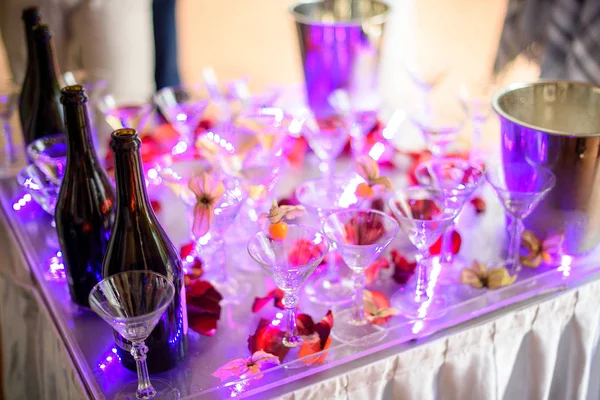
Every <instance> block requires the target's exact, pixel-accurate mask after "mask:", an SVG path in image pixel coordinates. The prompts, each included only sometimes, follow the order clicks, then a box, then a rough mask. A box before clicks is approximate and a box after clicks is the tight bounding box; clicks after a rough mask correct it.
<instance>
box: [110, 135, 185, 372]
mask: <svg viewBox="0 0 600 400" xmlns="http://www.w3.org/2000/svg"><path fill="white" fill-rule="evenodd" d="M140 146H141V141H140V139H139V138H138V134H137V132H136V131H135V129H128V128H123V129H118V130H116V131H114V132H113V133H112V141H111V149H112V150H113V152H114V162H115V177H116V181H117V216H116V219H115V225H114V228H113V231H112V234H111V238H110V243H109V245H108V249H107V250H106V255H105V256H104V262H103V266H104V277H107V276H110V275H113V274H116V273H119V272H124V271H135V270H150V271H154V272H158V273H160V274H162V275H165V276H167V277H168V278H169V279H170V280H171V281H172V282H173V285H174V286H175V296H174V299H173V302H172V303H171V304H170V305H169V307H168V308H167V311H166V312H165V313H164V315H163V316H162V318H161V320H160V321H159V323H158V325H157V326H156V328H155V329H154V330H153V331H152V333H151V334H150V336H149V337H148V339H147V340H146V341H145V343H146V345H147V346H148V348H149V351H148V355H147V357H148V358H147V363H148V370H149V371H150V373H156V372H163V371H166V370H169V369H171V368H173V367H175V366H177V365H178V364H179V363H181V362H182V361H183V360H184V358H185V357H186V355H187V330H188V326H187V309H186V304H185V287H184V283H183V266H182V264H181V260H180V258H179V254H178V252H177V250H176V249H175V246H173V244H172V243H171V241H170V240H169V238H168V236H167V234H166V233H165V231H164V229H163V228H162V227H161V225H160V223H159V222H158V219H157V218H156V215H155V214H154V211H153V209H152V206H151V204H150V201H149V200H148V194H147V193H146V185H145V180H144V176H143V171H142V159H141V155H140ZM115 341H116V343H117V345H118V346H117V350H118V354H119V355H120V357H121V363H122V364H123V365H124V366H125V367H126V368H128V369H130V370H134V371H135V369H136V365H135V360H134V359H133V357H132V356H131V354H130V353H129V349H130V344H129V342H127V341H126V340H125V339H123V338H122V337H121V336H120V335H119V334H118V333H117V332H115Z"/></svg>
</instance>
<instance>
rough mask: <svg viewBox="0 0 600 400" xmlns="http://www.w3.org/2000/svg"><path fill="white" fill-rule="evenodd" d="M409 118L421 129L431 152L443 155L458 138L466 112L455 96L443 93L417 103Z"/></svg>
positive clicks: (437, 155) (438, 155) (436, 155)
mask: <svg viewBox="0 0 600 400" xmlns="http://www.w3.org/2000/svg"><path fill="white" fill-rule="evenodd" d="M409 118H410V119H411V121H412V122H413V123H414V124H415V125H416V126H417V127H418V128H419V129H420V130H421V133H422V134H423V137H424V138H425V141H426V143H427V147H428V149H429V151H431V154H432V155H433V156H434V157H443V156H445V155H446V154H447V153H448V149H449V147H450V146H451V145H452V144H453V143H454V142H455V141H456V139H457V138H458V136H459V134H460V130H461V128H462V127H463V125H464V123H465V121H466V114H465V111H464V109H463V108H462V107H461V105H460V103H459V102H458V100H457V99H456V98H455V97H453V96H446V95H441V96H437V97H435V98H432V99H430V100H429V101H428V102H427V103H424V104H419V105H417V106H416V107H415V108H414V109H413V110H412V111H411V112H410V114H409Z"/></svg>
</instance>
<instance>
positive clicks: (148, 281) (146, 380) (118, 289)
mask: <svg viewBox="0 0 600 400" xmlns="http://www.w3.org/2000/svg"><path fill="white" fill-rule="evenodd" d="M174 294H175V288H174V286H173V283H171V282H170V281H169V279H168V278H167V277H166V276H163V275H160V274H157V273H155V272H151V271H127V272H122V273H119V274H116V275H112V276H109V277H108V278H105V279H104V280H102V281H101V282H99V283H98V284H97V285H96V286H94V288H93V289H92V291H91V292H90V296H89V302H90V307H91V308H92V310H94V312H96V314H98V315H99V316H101V317H102V319H104V320H105V321H106V322H108V323H109V324H110V326H111V327H112V328H113V329H114V330H115V331H117V332H118V333H119V334H120V335H121V336H123V337H124V338H125V339H127V340H129V341H130V342H131V355H132V356H133V358H134V359H135V361H136V364H137V372H138V382H136V383H132V384H129V385H127V386H125V387H123V388H122V389H121V390H120V391H119V393H117V395H116V396H115V399H119V400H120V399H123V400H125V399H132V398H134V397H135V398H138V399H169V400H174V399H179V397H180V394H179V391H178V390H177V389H175V388H174V387H173V386H171V385H170V384H169V383H167V382H165V381H162V380H152V382H151V381H150V376H149V375H148V367H147V366H146V353H147V352H148V347H147V346H146V345H145V344H144V341H145V340H146V338H148V336H149V335H150V333H152V330H154V327H155V326H156V324H157V323H158V321H159V320H160V318H161V317H162V315H163V313H164V312H165V310H166V308H167V306H168V305H169V304H170V303H171V301H173V296H174Z"/></svg>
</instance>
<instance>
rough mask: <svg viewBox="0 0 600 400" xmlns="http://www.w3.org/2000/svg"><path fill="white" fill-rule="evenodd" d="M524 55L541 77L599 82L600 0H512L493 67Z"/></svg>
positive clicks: (499, 69) (504, 65)
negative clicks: (534, 65)
mask: <svg viewBox="0 0 600 400" xmlns="http://www.w3.org/2000/svg"><path fill="white" fill-rule="evenodd" d="M520 54H523V55H525V56H526V57H527V58H528V59H530V60H533V61H535V62H537V63H538V64H540V78H543V79H566V80H574V81H582V82H589V83H593V84H596V85H600V1H598V0H510V1H509V2H508V8H507V12H506V17H505V20H504V28H503V30H502V35H501V37H500V43H499V47H498V53H497V55H496V61H495V64H494V72H496V73H499V72H501V71H502V70H503V69H504V68H506V66H507V65H508V64H510V63H511V62H512V61H513V60H515V58H516V57H517V56H518V55H520Z"/></svg>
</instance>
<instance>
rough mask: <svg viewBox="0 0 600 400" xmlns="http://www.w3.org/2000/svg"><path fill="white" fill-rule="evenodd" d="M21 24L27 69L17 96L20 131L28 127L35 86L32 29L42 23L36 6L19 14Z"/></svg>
mask: <svg viewBox="0 0 600 400" xmlns="http://www.w3.org/2000/svg"><path fill="white" fill-rule="evenodd" d="M21 17H22V19H23V26H24V28H25V40H26V43H27V69H26V70H25V78H24V79H23V85H22V86H21V94H20V96H19V120H20V121H21V129H22V132H25V131H26V130H27V129H28V123H29V121H31V114H32V113H33V110H32V103H33V97H34V91H35V88H36V86H37V83H36V79H37V74H38V73H37V62H36V58H35V42H34V40H33V29H34V28H35V27H36V26H37V25H39V24H41V23H42V15H41V13H40V9H39V8H38V7H27V8H25V9H23V13H22V14H21Z"/></svg>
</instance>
